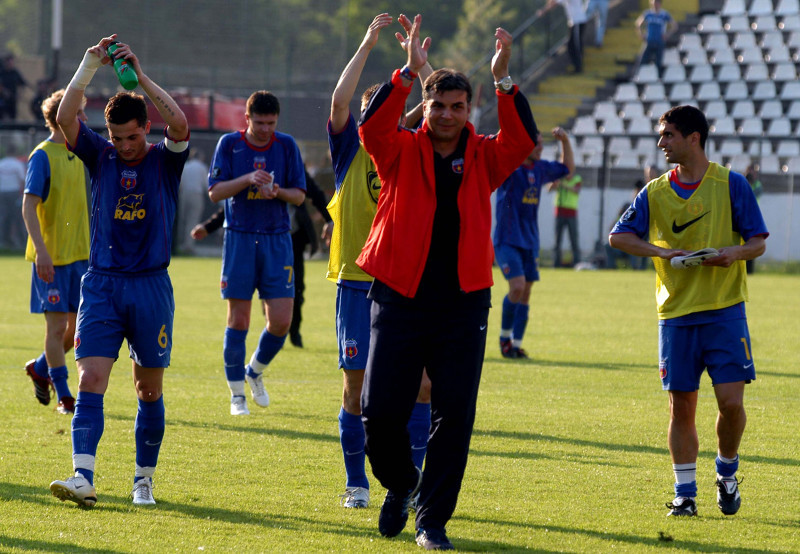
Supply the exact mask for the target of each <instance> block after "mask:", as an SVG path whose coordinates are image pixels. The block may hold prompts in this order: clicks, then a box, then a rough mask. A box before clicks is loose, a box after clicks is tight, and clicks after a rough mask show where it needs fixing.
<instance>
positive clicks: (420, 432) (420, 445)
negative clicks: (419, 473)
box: [408, 402, 431, 470]
mask: <svg viewBox="0 0 800 554" xmlns="http://www.w3.org/2000/svg"><path fill="white" fill-rule="evenodd" d="M430 432H431V405H430V404H423V403H421V402H417V403H416V404H415V405H414V410H413V411H412V412H411V418H409V420H408V436H409V438H410V439H411V459H412V460H413V461H414V465H415V466H417V468H418V469H420V470H422V462H424V461H425V453H426V452H427V450H428V436H429V435H430Z"/></svg>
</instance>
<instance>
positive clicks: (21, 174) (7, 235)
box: [0, 143, 25, 250]
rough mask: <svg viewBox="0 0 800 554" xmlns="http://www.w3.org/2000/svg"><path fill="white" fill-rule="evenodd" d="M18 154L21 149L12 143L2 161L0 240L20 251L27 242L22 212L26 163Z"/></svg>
mask: <svg viewBox="0 0 800 554" xmlns="http://www.w3.org/2000/svg"><path fill="white" fill-rule="evenodd" d="M18 154H19V149H18V148H17V146H16V145H15V144H13V143H12V144H9V146H8V147H7V148H6V152H5V156H4V157H3V158H2V159H0V234H2V236H1V237H0V240H2V241H3V245H4V248H7V249H9V250H20V249H21V248H22V247H23V244H24V242H23V241H24V240H25V237H24V232H23V229H24V227H23V222H22V215H21V211H20V210H21V208H22V191H23V189H24V188H25V162H23V161H22V160H21V159H20V158H19V156H18Z"/></svg>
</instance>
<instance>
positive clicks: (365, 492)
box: [341, 487, 369, 508]
mask: <svg viewBox="0 0 800 554" xmlns="http://www.w3.org/2000/svg"><path fill="white" fill-rule="evenodd" d="M341 497H342V506H344V507H345V508H366V507H367V505H368V504H369V489H365V488H364V487H347V488H346V489H345V490H344V494H342V495H341Z"/></svg>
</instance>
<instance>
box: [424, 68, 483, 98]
mask: <svg viewBox="0 0 800 554" xmlns="http://www.w3.org/2000/svg"><path fill="white" fill-rule="evenodd" d="M448 90H463V91H464V92H466V93H467V102H468V103H470V102H472V85H470V84H469V79H467V76H466V75H464V74H463V73H461V72H460V71H456V70H455V69H448V68H443V69H437V70H436V71H434V72H433V73H431V75H430V76H429V77H428V78H427V79H425V85H424V86H423V87H422V100H423V101H424V102H427V101H428V100H430V99H431V95H432V94H433V93H436V94H440V93H442V92H447V91H448Z"/></svg>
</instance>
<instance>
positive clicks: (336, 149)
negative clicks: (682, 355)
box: [328, 113, 361, 191]
mask: <svg viewBox="0 0 800 554" xmlns="http://www.w3.org/2000/svg"><path fill="white" fill-rule="evenodd" d="M330 125H331V124H330V121H328V146H329V147H330V150H331V162H332V163H333V174H334V185H335V186H336V190H337V191H338V190H339V187H341V186H342V183H343V182H344V180H345V177H346V176H347V172H348V171H349V170H350V164H351V163H352V162H353V158H355V156H356V154H357V153H358V148H359V147H360V146H361V141H360V140H359V138H358V126H357V125H356V120H355V118H353V114H352V113H351V114H348V116H347V124H346V125H345V126H344V129H342V130H341V131H339V132H338V133H334V132H332V131H331V126H330Z"/></svg>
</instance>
